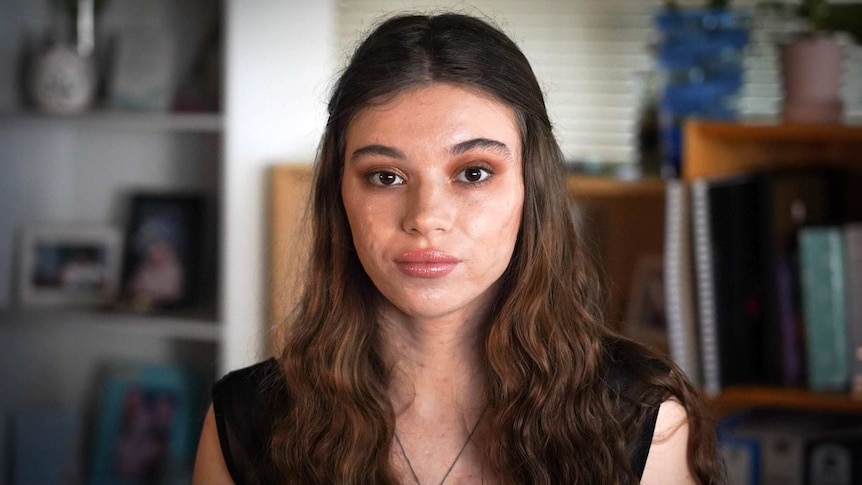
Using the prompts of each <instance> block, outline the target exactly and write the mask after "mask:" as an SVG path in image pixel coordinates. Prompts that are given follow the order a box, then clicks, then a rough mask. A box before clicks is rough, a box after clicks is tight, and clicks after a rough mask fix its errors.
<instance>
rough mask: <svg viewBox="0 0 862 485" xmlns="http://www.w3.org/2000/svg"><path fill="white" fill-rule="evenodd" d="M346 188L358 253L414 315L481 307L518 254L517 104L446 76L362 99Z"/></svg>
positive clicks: (349, 145) (396, 306)
mask: <svg viewBox="0 0 862 485" xmlns="http://www.w3.org/2000/svg"><path fill="white" fill-rule="evenodd" d="M341 194H342V197H343V199H344V207H345V209H346V211H347V218H348V221H349V223H350V229H351V232H352V234H353V243H354V246H355V248H356V253H357V255H358V257H359V260H360V261H361V263H362V266H363V267H364V268H365V271H366V272H367V273H368V275H369V276H370V277H371V280H372V281H373V282H374V284H375V286H376V287H377V288H378V290H379V291H380V292H381V293H382V294H383V296H384V297H385V298H386V300H387V301H388V302H389V303H391V305H392V307H390V308H389V310H395V311H397V312H400V313H401V314H403V316H406V317H408V318H412V319H418V320H430V319H435V318H445V317H463V318H465V319H467V318H471V317H472V318H477V317H478V318H481V317H482V316H483V315H484V312H486V311H487V308H488V305H489V303H490V302H491V300H492V299H493V297H494V295H495V292H496V289H497V285H496V284H495V283H496V282H497V281H498V280H499V278H500V276H501V275H502V274H503V272H504V271H505V269H506V267H507V266H508V264H509V261H510V259H511V258H512V252H513V250H514V247H515V240H516V238H517V235H518V228H519V227H520V223H521V209H522V207H523V202H524V183H523V173H522V168H521V142H520V136H519V131H518V125H517V122H516V120H515V114H514V112H513V111H512V110H511V109H510V108H509V107H508V106H506V105H505V104H503V103H500V102H498V101H495V100H493V99H491V98H490V97H489V96H484V95H481V94H478V92H477V91H472V90H467V89H464V88H461V87H457V86H453V85H448V84H432V85H430V86H427V87H421V88H416V89H413V90H409V91H406V92H404V93H401V94H399V95H398V96H396V97H394V98H393V99H391V100H389V101H388V102H386V103H384V104H381V105H374V106H371V107H369V108H366V109H365V110H363V111H361V112H360V113H359V115H358V116H357V117H356V118H355V119H354V120H353V121H352V122H351V124H350V126H349V127H348V130H347V138H346V150H345V161H344V177H343V181H342V187H341Z"/></svg>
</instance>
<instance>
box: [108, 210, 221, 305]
mask: <svg viewBox="0 0 862 485" xmlns="http://www.w3.org/2000/svg"><path fill="white" fill-rule="evenodd" d="M204 206H205V199H204V197H203V196H202V195H200V194H193V193H136V194H133V195H132V196H131V199H130V215H129V220H128V226H127V229H126V237H125V241H126V245H125V252H124V258H123V280H122V292H121V294H122V298H123V300H124V302H127V303H130V304H131V305H132V307H133V308H134V309H136V310H139V311H148V310H179V309H188V308H191V307H193V306H195V305H196V304H197V303H198V301H199V298H200V293H201V288H200V281H199V276H200V272H201V269H202V268H201V266H202V261H203V257H204V254H205V251H204V244H203V236H204V229H205V207H204Z"/></svg>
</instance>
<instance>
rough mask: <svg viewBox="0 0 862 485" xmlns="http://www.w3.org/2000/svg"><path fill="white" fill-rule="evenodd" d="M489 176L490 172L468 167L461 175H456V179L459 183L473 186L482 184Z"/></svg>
mask: <svg viewBox="0 0 862 485" xmlns="http://www.w3.org/2000/svg"><path fill="white" fill-rule="evenodd" d="M490 176H491V172H489V171H488V170H487V169H484V168H482V167H470V168H466V169H464V170H463V171H461V173H459V174H458V176H457V177H456V179H457V180H458V181H459V182H467V183H471V184H475V183H478V182H482V181H484V180H486V179H487V178H488V177H490Z"/></svg>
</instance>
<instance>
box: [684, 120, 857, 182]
mask: <svg viewBox="0 0 862 485" xmlns="http://www.w3.org/2000/svg"><path fill="white" fill-rule="evenodd" d="M684 130H685V134H684V137H683V157H684V158H683V159H684V162H683V178H685V179H688V180H691V179H696V178H702V177H720V176H723V175H730V174H734V173H738V172H742V171H762V170H770V169H776V168H792V167H805V166H813V165H816V166H832V167H848V168H851V167H852V168H860V167H862V125H841V124H835V125H813V124H811V125H808V124H766V123H729V122H712V121H703V120H690V121H688V122H686V124H685V128H684Z"/></svg>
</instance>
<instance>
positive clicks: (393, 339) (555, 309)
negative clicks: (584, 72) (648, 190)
mask: <svg viewBox="0 0 862 485" xmlns="http://www.w3.org/2000/svg"><path fill="white" fill-rule="evenodd" d="M563 180H564V174H563V169H562V155H561V153H560V150H559V147H558V145H557V142H556V141H555V139H554V136H553V133H552V128H551V124H550V122H549V120H548V116H547V112H546V108H545V104H544V99H543V96H542V92H541V90H540V88H539V85H538V83H537V81H536V78H535V76H534V74H533V72H532V70H531V68H530V65H529V63H528V62H527V60H526V58H525V57H524V55H523V54H522V53H521V51H520V50H519V49H518V48H517V46H516V45H515V44H514V43H513V42H512V41H511V40H510V39H508V38H507V37H506V36H505V35H504V34H502V33H501V32H500V31H499V30H497V29H496V28H494V27H492V26H490V25H489V24H488V23H486V22H484V21H481V20H478V19H475V18H472V17H467V16H462V15H456V14H444V15H438V16H402V17H395V18H391V19H389V20H387V21H385V22H383V23H382V24H381V25H380V26H378V27H377V28H376V29H375V30H374V31H373V32H372V33H371V34H370V35H369V36H368V37H367V38H366V39H365V41H364V42H363V43H362V44H361V45H360V46H359V48H358V49H357V51H356V52H355V54H354V56H353V58H352V60H351V62H350V64H349V65H348V66H347V68H346V70H345V71H344V72H343V74H342V75H341V78H340V79H339V82H338V84H337V85H336V87H335V90H334V93H333V95H332V98H331V100H330V103H329V121H328V123H327V126H326V131H325V134H324V137H323V140H322V143H321V147H320V152H319V154H318V159H317V163H316V172H315V180H314V189H313V204H312V210H311V213H310V214H311V217H312V226H313V244H312V248H313V249H312V254H311V256H310V261H309V266H310V267H309V270H308V277H307V282H308V283H307V286H306V288H305V293H304V297H303V299H302V301H301V303H300V305H299V307H298V308H297V310H296V312H295V316H294V318H293V321H292V322H291V326H290V332H289V335H288V336H287V338H286V341H285V342H284V344H285V349H284V352H283V353H282V354H281V355H280V356H279V357H278V359H270V360H268V361H266V362H263V363H261V364H258V365H256V366H253V367H251V368H247V369H243V370H240V371H236V372H233V373H231V374H229V375H227V376H226V377H224V378H223V379H222V380H221V381H219V382H218V383H217V384H216V386H215V387H214V389H213V407H212V408H211V409H210V412H209V414H208V416H207V419H206V423H205V424H204V429H203V432H202V436H201V442H200V446H199V450H198V459H197V463H196V467H195V482H196V483H201V484H203V483H206V484H211V483H230V482H231V480H233V481H234V482H236V483H302V484H307V483H339V484H340V483H357V484H359V483H363V484H395V483H403V484H409V483H415V484H438V483H440V484H442V483H447V484H455V483H476V484H478V483H503V484H534V483H535V484H552V483H553V484H560V483H566V484H574V483H578V484H627V483H637V482H638V481H640V483H660V484H683V483H686V484H687V483H719V482H720V480H721V473H720V467H719V463H718V461H717V457H716V447H715V437H714V434H713V431H712V429H711V426H710V421H709V420H708V418H707V414H706V411H705V408H704V406H703V404H702V402H701V401H700V400H699V399H698V396H697V394H696V392H695V391H694V390H693V389H692V387H691V385H690V384H689V383H688V382H687V381H686V379H685V377H684V376H683V375H682V373H681V372H680V371H679V369H678V368H677V367H676V366H674V365H673V364H672V363H671V362H669V361H668V360H666V359H663V358H661V357H658V356H655V355H653V354H651V353H650V352H648V351H647V350H645V349H644V348H642V347H641V346H639V345H637V344H636V343H633V342H631V341H629V340H626V339H625V338H622V337H620V336H618V335H616V334H614V333H613V332H612V331H610V330H609V329H608V328H607V326H606V325H605V322H603V321H602V317H601V313H600V307H601V301H600V292H599V288H598V287H597V284H596V278H595V277H594V275H593V273H592V272H591V271H590V268H589V266H590V265H589V260H588V258H587V257H586V256H585V255H584V254H583V252H582V250H581V246H580V243H579V239H578V236H579V235H578V234H577V233H576V232H575V229H574V226H573V224H572V221H571V218H570V214H569V211H568V203H567V200H566V195H565V191H564V183H563Z"/></svg>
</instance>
